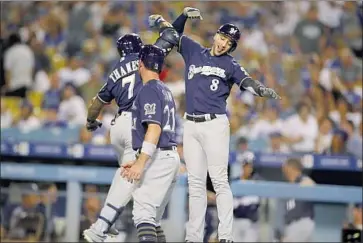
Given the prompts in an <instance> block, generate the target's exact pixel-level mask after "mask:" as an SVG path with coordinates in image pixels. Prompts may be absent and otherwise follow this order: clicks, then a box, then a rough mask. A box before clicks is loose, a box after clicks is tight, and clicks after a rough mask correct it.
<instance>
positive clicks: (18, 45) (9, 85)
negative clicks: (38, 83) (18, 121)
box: [1, 34, 35, 98]
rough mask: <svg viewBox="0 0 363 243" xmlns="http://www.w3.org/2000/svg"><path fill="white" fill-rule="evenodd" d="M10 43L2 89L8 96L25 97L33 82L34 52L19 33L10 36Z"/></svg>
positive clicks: (6, 53)
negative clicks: (23, 41)
mask: <svg viewBox="0 0 363 243" xmlns="http://www.w3.org/2000/svg"><path fill="white" fill-rule="evenodd" d="M9 44H10V45H11V47H10V48H8V49H7V50H6V52H5V54H4V69H5V85H4V86H3V88H2V90H1V91H2V94H5V95H6V96H16V97H21V98H25V96H26V91H27V90H28V89H29V88H30V87H31V85H32V83H33V71H34V67H35V60H34V53H33V51H32V50H31V49H30V47H29V46H28V45H26V44H24V43H22V42H21V38H20V36H19V35H18V34H12V35H10V36H9Z"/></svg>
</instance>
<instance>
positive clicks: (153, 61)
mask: <svg viewBox="0 0 363 243" xmlns="http://www.w3.org/2000/svg"><path fill="white" fill-rule="evenodd" d="M164 58H165V54H164V52H163V50H162V49H161V48H159V47H157V46H155V45H144V46H143V47H142V48H141V50H140V53H139V59H140V60H141V61H142V62H143V63H144V66H145V67H146V68H147V69H149V70H152V71H155V72H158V73H160V72H161V69H162V67H163V63H164Z"/></svg>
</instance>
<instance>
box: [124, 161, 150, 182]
mask: <svg viewBox="0 0 363 243" xmlns="http://www.w3.org/2000/svg"><path fill="white" fill-rule="evenodd" d="M121 166H122V168H123V170H122V172H121V175H122V177H124V178H127V179H128V180H140V178H141V176H142V172H143V171H144V167H145V165H144V164H143V163H140V162H138V161H130V162H127V163H125V164H123V165H121Z"/></svg>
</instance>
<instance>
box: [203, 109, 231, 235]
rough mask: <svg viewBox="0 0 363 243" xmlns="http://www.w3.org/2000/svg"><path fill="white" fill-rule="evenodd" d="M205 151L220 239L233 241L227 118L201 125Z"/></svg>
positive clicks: (223, 117) (219, 118)
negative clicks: (215, 204)
mask: <svg viewBox="0 0 363 243" xmlns="http://www.w3.org/2000/svg"><path fill="white" fill-rule="evenodd" d="M200 130H202V132H203V141H202V142H203V149H204V151H205V153H206V156H207V163H208V171H209V175H210V178H211V180H212V183H213V187H214V190H215V191H216V200H217V210H218V219H219V225H218V236H219V239H220V240H221V239H223V240H227V241H230V240H233V235H232V225H233V196H232V191H231V188H230V186H229V182H228V156H229V134H230V127H229V121H228V118H227V116H222V117H218V118H216V119H214V120H212V121H209V122H205V123H203V124H202V123H201V124H200Z"/></svg>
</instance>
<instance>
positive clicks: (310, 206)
mask: <svg viewBox="0 0 363 243" xmlns="http://www.w3.org/2000/svg"><path fill="white" fill-rule="evenodd" d="M282 171H283V173H284V176H285V177H286V179H287V180H288V181H289V182H290V183H297V184H299V185H300V186H314V185H315V182H314V181H313V180H312V179H311V178H310V177H308V176H307V175H305V174H304V173H303V166H302V164H301V161H300V159H298V158H289V159H287V160H286V161H285V163H284V164H283V166H282ZM285 210H286V211H285V215H284V220H285V229H284V237H283V240H282V241H283V242H311V241H312V240H313V235H314V230H315V221H314V217H315V212H314V203H313V202H309V201H301V200H295V199H294V198H291V199H289V200H286V203H285Z"/></svg>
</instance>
